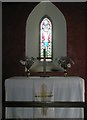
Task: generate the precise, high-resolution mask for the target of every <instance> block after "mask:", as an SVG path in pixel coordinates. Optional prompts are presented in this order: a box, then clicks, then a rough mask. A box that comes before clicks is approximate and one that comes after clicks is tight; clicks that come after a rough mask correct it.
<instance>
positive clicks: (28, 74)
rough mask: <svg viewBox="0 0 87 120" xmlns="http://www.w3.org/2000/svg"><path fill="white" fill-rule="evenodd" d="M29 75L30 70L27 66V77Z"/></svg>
mask: <svg viewBox="0 0 87 120" xmlns="http://www.w3.org/2000/svg"><path fill="white" fill-rule="evenodd" d="M29 76H30V70H29V69H28V68H27V77H29Z"/></svg>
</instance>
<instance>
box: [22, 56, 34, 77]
mask: <svg viewBox="0 0 87 120" xmlns="http://www.w3.org/2000/svg"><path fill="white" fill-rule="evenodd" d="M34 61H35V58H34V57H27V56H26V57H25V60H20V63H21V64H22V65H23V66H25V68H26V69H27V76H29V75H30V72H29V71H30V68H31V66H32V65H33V63H34Z"/></svg>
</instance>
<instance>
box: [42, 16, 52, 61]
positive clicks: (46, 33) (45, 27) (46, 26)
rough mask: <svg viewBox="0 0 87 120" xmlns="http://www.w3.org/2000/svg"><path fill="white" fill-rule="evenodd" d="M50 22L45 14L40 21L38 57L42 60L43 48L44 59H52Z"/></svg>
mask: <svg viewBox="0 0 87 120" xmlns="http://www.w3.org/2000/svg"><path fill="white" fill-rule="evenodd" d="M52 27H53V26H52V22H51V20H50V19H49V18H48V17H47V16H45V17H44V18H43V19H42V20H41V22H40V58H41V61H43V57H44V49H45V56H46V61H52V57H53V49H52V48H53V47H52V46H53V45H52V44H53V40H52Z"/></svg>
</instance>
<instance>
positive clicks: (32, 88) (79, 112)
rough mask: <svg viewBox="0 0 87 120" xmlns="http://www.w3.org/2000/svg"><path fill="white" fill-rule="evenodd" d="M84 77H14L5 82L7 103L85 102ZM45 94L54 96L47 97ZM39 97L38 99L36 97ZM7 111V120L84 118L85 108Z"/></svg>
mask: <svg viewBox="0 0 87 120" xmlns="http://www.w3.org/2000/svg"><path fill="white" fill-rule="evenodd" d="M84 89H85V88H84V79H82V78H81V77H12V78H9V79H6V80H5V93H6V101H42V100H46V101H84V92H85V90H84ZM43 95H52V96H50V97H46V98H43V97H41V96H43ZM35 96H36V97H35ZM44 109H45V108H7V110H6V117H7V118H84V109H83V108H47V109H46V110H45V113H46V114H44Z"/></svg>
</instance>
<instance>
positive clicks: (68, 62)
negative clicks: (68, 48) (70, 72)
mask: <svg viewBox="0 0 87 120" xmlns="http://www.w3.org/2000/svg"><path fill="white" fill-rule="evenodd" d="M57 63H58V65H60V66H61V67H62V68H63V69H67V68H71V66H72V64H75V62H74V61H73V60H72V59H71V58H69V57H66V56H62V57H60V58H58V59H57Z"/></svg>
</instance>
